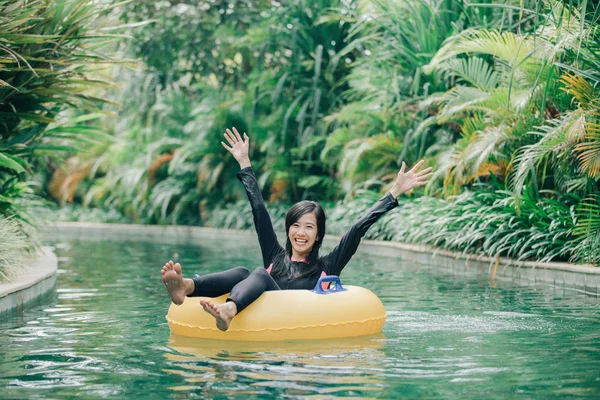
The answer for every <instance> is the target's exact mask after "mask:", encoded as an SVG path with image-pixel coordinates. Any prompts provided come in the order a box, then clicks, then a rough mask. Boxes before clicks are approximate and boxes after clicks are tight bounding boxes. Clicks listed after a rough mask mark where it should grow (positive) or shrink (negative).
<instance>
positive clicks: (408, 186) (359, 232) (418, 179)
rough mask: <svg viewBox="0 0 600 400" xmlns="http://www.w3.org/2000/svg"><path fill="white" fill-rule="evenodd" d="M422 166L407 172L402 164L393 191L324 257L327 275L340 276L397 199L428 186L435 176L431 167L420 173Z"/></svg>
mask: <svg viewBox="0 0 600 400" xmlns="http://www.w3.org/2000/svg"><path fill="white" fill-rule="evenodd" d="M421 165H423V161H419V162H418V163H417V164H416V165H415V166H414V167H413V168H412V169H411V170H410V171H408V172H405V170H406V164H405V163H404V162H403V163H402V168H401V169H400V171H399V172H398V175H397V177H396V181H395V182H394V186H393V187H392V189H390V191H389V192H388V193H386V195H385V196H384V197H383V198H381V199H380V200H379V201H378V202H377V203H375V205H374V206H373V207H371V208H370V209H369V211H367V213H366V214H365V215H363V216H362V217H361V218H360V219H359V220H358V221H356V222H355V223H354V225H352V227H350V229H349V230H348V231H347V232H346V233H345V234H344V236H342V239H341V240H340V243H339V244H338V245H337V246H336V247H335V248H334V249H333V251H332V252H331V253H329V254H328V255H326V256H325V257H323V261H324V265H325V269H326V270H325V272H326V273H327V275H339V274H340V273H341V272H342V270H343V269H344V267H345V266H346V264H348V262H349V261H350V259H351V258H352V256H353V255H354V253H356V249H357V248H358V245H359V244H360V241H361V239H362V238H363V236H364V235H365V234H366V233H367V231H368V230H369V228H370V227H371V225H373V224H374V223H375V222H377V220H378V219H379V218H380V217H381V216H382V215H383V214H385V213H386V212H388V211H389V210H391V209H393V208H395V207H396V206H397V205H398V200H397V198H398V197H399V196H400V195H401V194H402V193H404V192H407V191H409V190H412V189H414V188H415V187H417V186H423V185H426V184H427V181H426V179H427V178H429V177H431V176H432V175H433V174H431V173H430V171H431V167H430V168H426V169H424V170H422V171H419V168H420V167H421Z"/></svg>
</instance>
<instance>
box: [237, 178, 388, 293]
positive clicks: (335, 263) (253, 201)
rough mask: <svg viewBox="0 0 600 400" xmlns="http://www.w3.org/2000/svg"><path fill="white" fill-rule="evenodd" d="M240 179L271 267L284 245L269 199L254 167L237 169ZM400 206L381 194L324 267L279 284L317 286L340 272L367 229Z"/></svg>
mask: <svg viewBox="0 0 600 400" xmlns="http://www.w3.org/2000/svg"><path fill="white" fill-rule="evenodd" d="M237 177H238V179H239V180H240V181H241V182H242V183H243V184H244V187H245V188H246V194H247V195H248V200H250V206H251V207H252V215H253V216H254V227H255V228H256V233H257V234H258V242H259V244H260V250H261V252H262V258H263V266H264V267H265V268H269V267H270V266H271V265H272V264H273V261H274V260H275V258H276V257H277V256H279V255H280V254H281V253H282V252H283V251H284V249H283V248H282V247H281V245H280V244H279V243H278V242H277V236H276V235H275V230H274V229H273V224H272V222H271V217H270V216H269V213H268V211H267V207H266V205H265V201H264V199H263V197H262V194H261V193H260V190H259V189H258V183H257V181H256V176H255V175H254V171H253V170H252V167H246V168H243V169H241V170H240V171H239V172H238V173H237ZM396 206H398V201H397V200H396V199H395V198H394V197H393V196H392V195H391V194H390V193H389V192H388V193H387V194H386V195H385V196H384V197H383V198H381V199H380V200H379V201H378V202H377V203H375V205H374V206H373V207H371V208H370V209H369V211H367V213H366V214H365V215H364V216H362V217H361V218H360V219H359V220H358V221H356V222H355V223H354V225H352V227H351V228H350V229H349V230H348V231H347V232H346V233H345V234H344V236H342V238H341V240H340V243H339V244H338V245H337V246H336V247H335V248H334V249H333V250H332V251H331V253H329V254H327V255H326V256H324V257H322V258H321V261H322V265H323V270H322V271H316V272H315V274H311V275H309V276H305V277H302V278H297V279H294V280H291V281H280V280H277V284H278V285H279V286H280V287H281V289H313V288H314V287H315V285H316V283H317V281H318V280H319V277H320V276H322V275H323V272H324V273H325V275H338V276H339V275H340V273H341V272H342V270H343V269H344V267H345V266H346V264H348V262H349V261H350V259H351V258H352V256H353V255H354V253H355V252H356V249H357V248H358V245H359V244H360V240H361V239H362V237H363V236H364V235H365V233H367V230H368V229H369V228H370V227H371V225H373V224H374V223H375V222H376V221H377V220H378V219H379V218H380V217H381V216H382V215H383V214H385V213H386V212H388V211H389V210H391V209H393V208H395V207H396ZM292 264H295V265H294V266H295V267H297V268H299V269H300V268H302V264H304V263H303V262H301V261H299V262H292Z"/></svg>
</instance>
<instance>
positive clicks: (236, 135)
mask: <svg viewBox="0 0 600 400" xmlns="http://www.w3.org/2000/svg"><path fill="white" fill-rule="evenodd" d="M233 131H234V132H235V137H236V139H237V140H238V142H243V140H242V137H241V136H240V133H239V132H238V130H237V129H235V128H233Z"/></svg>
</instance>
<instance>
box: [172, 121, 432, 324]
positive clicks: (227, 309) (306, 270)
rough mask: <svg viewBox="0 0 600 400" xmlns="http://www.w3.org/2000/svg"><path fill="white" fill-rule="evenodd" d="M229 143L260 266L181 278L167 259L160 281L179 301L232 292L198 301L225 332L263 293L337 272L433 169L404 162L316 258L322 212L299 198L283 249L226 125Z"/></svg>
mask: <svg viewBox="0 0 600 400" xmlns="http://www.w3.org/2000/svg"><path fill="white" fill-rule="evenodd" d="M224 136H225V139H226V140H227V142H228V143H229V146H228V145H226V144H225V143H224V142H221V144H222V145H223V147H225V149H227V151H229V152H230V153H231V154H232V155H233V157H234V158H235V159H236V160H237V162H238V163H239V164H240V171H239V172H238V174H237V177H238V179H239V180H240V181H241V182H242V183H243V184H244V186H245V188H246V194H247V195H248V199H249V200H250V205H251V206H252V214H253V216H254V226H255V228H256V232H257V234H258V241H259V243H260V249H261V252H262V258H263V264H264V265H263V266H262V267H259V268H257V269H255V270H254V271H253V272H252V273H250V272H249V271H248V270H247V269H246V268H243V267H238V268H233V269H230V270H227V271H224V272H218V273H214V274H208V275H204V276H200V277H194V278H191V279H190V278H184V277H183V275H182V272H181V266H180V265H179V264H178V263H177V264H174V263H173V261H169V262H168V263H167V264H165V266H164V267H163V268H162V280H163V282H164V284H165V285H166V287H167V290H168V291H169V293H170V295H171V299H172V300H173V302H174V303H175V304H177V305H180V304H182V303H183V300H184V298H185V297H186V296H189V297H197V296H206V297H217V296H221V295H224V294H226V293H230V295H229V297H228V298H227V301H226V302H225V303H224V304H214V303H212V302H210V301H207V300H202V301H200V304H202V307H203V308H204V311H206V312H207V313H209V314H211V315H212V316H213V317H215V319H216V322H217V327H218V328H219V329H220V330H222V331H226V330H227V329H228V328H229V324H230V323H231V320H232V319H233V317H235V316H236V315H237V314H239V313H240V312H242V311H243V310H244V309H245V308H246V307H248V306H249V305H250V304H251V303H252V302H253V301H254V300H256V299H258V297H259V296H260V295H261V294H262V293H263V292H265V291H269V290H286V289H313V288H314V287H315V285H316V283H317V281H318V280H319V278H320V277H321V276H325V275H339V274H340V273H341V272H342V270H343V269H344V267H345V266H346V264H347V263H348V261H350V258H352V256H353V255H354V253H355V252H356V249H357V248H358V245H359V243H360V240H361V238H362V237H363V236H364V235H365V233H366V232H367V230H368V229H369V227H370V226H371V225H373V224H374V223H375V222H376V221H377V220H378V219H379V217H381V216H382V215H383V214H384V213H386V212H387V211H389V210H391V209H393V208H394V207H396V206H397V205H398V201H397V200H396V199H397V198H398V196H400V194H402V193H404V192H406V191H409V190H411V189H413V188H415V187H417V186H422V185H425V184H426V183H427V182H426V179H427V178H429V177H430V176H431V175H432V174H431V173H430V171H431V168H427V169H424V170H422V171H419V168H420V167H421V165H422V164H423V161H419V162H418V163H417V164H416V165H415V166H414V167H413V168H412V169H411V170H410V171H408V172H405V169H406V165H405V164H404V162H403V163H402V168H401V169H400V172H398V176H397V177H396V182H395V183H394V186H393V187H392V189H391V190H390V191H389V192H388V193H387V194H386V195H385V196H384V197H383V198H382V199H381V200H379V201H378V202H377V203H376V204H375V205H374V206H373V207H371V209H370V210H369V211H368V212H367V214H366V215H364V216H363V217H362V218H360V219H359V220H358V221H357V222H356V223H354V225H352V227H351V228H350V230H348V232H346V233H345V234H344V236H343V237H342V239H341V240H340V243H339V244H338V245H337V247H336V248H335V249H333V251H332V252H331V253H329V254H327V255H326V256H324V257H319V249H320V248H321V243H322V242H323V237H324V236H325V213H324V212H323V209H322V208H321V206H320V205H319V204H318V203H316V202H314V201H301V202H299V203H296V204H295V205H294V206H292V207H291V208H290V209H289V211H288V212H287V214H286V217H285V230H286V234H287V240H286V246H285V249H284V248H282V247H281V245H280V244H279V243H278V242H277V237H276V235H275V231H274V230H273V225H272V224H271V218H270V217H269V213H268V212H267V208H266V206H265V202H264V200H263V198H262V195H261V193H260V190H259V189H258V184H257V182H256V177H255V176H254V172H253V171H252V167H251V166H250V159H249V158H248V145H249V138H248V135H246V134H245V133H244V139H242V137H241V136H240V134H239V133H238V131H237V130H236V129H235V128H233V132H232V131H230V130H229V129H227V132H226V133H225V134H224Z"/></svg>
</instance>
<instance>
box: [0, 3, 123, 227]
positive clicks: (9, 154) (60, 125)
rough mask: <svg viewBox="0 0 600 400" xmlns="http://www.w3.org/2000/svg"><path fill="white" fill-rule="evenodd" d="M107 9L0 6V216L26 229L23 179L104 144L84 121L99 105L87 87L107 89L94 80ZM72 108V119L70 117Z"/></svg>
mask: <svg viewBox="0 0 600 400" xmlns="http://www.w3.org/2000/svg"><path fill="white" fill-rule="evenodd" d="M111 8H112V6H110V5H108V4H104V5H98V4H94V3H90V2H87V1H83V0H70V1H62V0H61V1H58V0H47V1H16V2H15V1H0V37H1V38H2V40H1V43H0V59H1V60H2V61H1V64H0V215H5V216H14V217H15V218H16V219H19V220H21V221H24V222H27V223H31V222H32V221H31V220H30V216H29V215H28V213H27V207H26V206H24V205H23V203H24V201H26V200H28V199H29V200H31V198H32V189H31V188H30V184H29V183H28V182H27V175H31V174H32V173H33V170H34V169H37V168H40V165H44V164H45V163H46V161H47V160H48V158H49V157H50V156H55V155H56V154H61V153H72V152H74V151H79V150H81V148H82V147H84V146H86V145H89V144H90V143H98V142H102V141H105V140H107V139H110V137H109V136H107V135H106V134H105V133H103V132H102V131H101V130H98V129H96V128H93V127H91V126H90V125H89V122H90V121H92V120H94V119H97V118H99V117H100V116H101V114H99V113H97V111H99V110H100V107H101V104H102V103H105V102H106V100H103V99H101V98H98V97H97V96H95V95H94V94H93V93H92V92H90V91H89V88H90V87H92V88H109V87H111V86H112V84H111V83H110V82H107V81H104V80H102V79H100V78H98V77H97V75H94V74H92V73H91V72H90V71H91V69H92V67H94V68H98V67H99V66H100V65H101V64H102V63H103V62H107V61H110V60H109V58H108V57H105V56H103V55H102V54H101V53H100V52H99V49H101V48H102V47H104V46H106V44H107V43H108V42H110V41H111V40H114V39H115V38H116V37H115V35H108V34H106V33H101V32H99V31H100V30H101V29H102V19H103V15H104V14H106V13H107V12H108V11H109V10H110V9H111ZM67 108H70V109H72V110H76V112H77V113H78V114H82V113H84V112H86V111H90V110H91V111H92V113H91V114H86V115H81V116H76V117H73V116H69V115H66V114H65V113H64V110H65V109H67Z"/></svg>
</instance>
